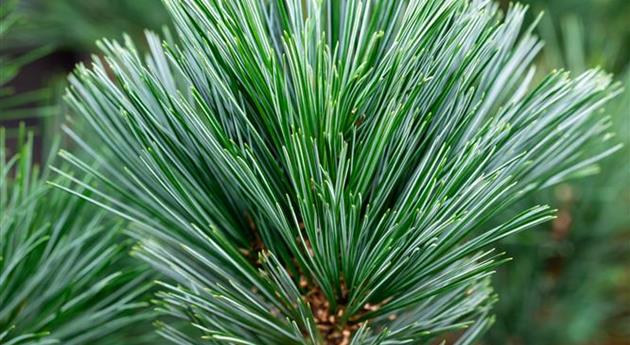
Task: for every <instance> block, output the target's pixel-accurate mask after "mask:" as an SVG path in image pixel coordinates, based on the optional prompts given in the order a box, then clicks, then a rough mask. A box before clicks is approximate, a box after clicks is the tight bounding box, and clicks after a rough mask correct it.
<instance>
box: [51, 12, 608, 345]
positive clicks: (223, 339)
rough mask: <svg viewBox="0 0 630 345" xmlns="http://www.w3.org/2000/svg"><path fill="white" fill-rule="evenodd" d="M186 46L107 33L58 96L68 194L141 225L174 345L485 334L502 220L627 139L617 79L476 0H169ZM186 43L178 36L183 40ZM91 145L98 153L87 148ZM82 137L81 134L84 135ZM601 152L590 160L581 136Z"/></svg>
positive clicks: (520, 221) (510, 228)
mask: <svg viewBox="0 0 630 345" xmlns="http://www.w3.org/2000/svg"><path fill="white" fill-rule="evenodd" d="M165 4H166V5H167V7H168V10H169V12H170V14H171V16H172V18H173V21H174V27H175V29H176V35H175V37H174V38H169V39H168V40H167V41H165V42H162V41H161V39H160V38H159V37H158V36H156V35H155V34H151V33H150V34H148V35H147V40H148V43H149V47H150V54H148V56H146V57H143V56H141V54H140V53H138V50H137V49H136V48H135V47H134V45H133V44H132V43H131V42H130V40H127V41H126V42H125V43H124V44H119V43H117V42H111V41H104V42H102V43H101V47H102V49H103V52H104V55H105V58H104V61H103V60H101V59H99V58H96V59H95V61H94V64H93V66H91V67H90V68H87V67H80V68H79V69H78V70H77V71H76V73H75V75H74V76H73V77H72V78H71V83H72V86H71V88H70V89H69V92H68V95H67V99H68V101H69V103H70V104H71V105H72V106H73V108H74V109H75V110H76V112H77V113H79V114H81V116H82V118H83V119H84V120H85V121H86V122H87V123H88V124H89V125H90V127H91V129H92V132H91V134H75V133H74V132H72V131H71V130H69V133H70V135H71V136H72V137H73V138H74V139H75V140H76V141H77V142H78V143H79V144H80V145H81V146H82V147H83V148H84V149H85V150H86V152H87V153H88V154H89V155H90V156H91V157H93V160H85V159H83V160H82V159H79V158H77V157H75V156H74V155H72V154H70V153H68V152H63V153H62V156H63V157H64V158H65V159H66V161H67V162H69V163H70V164H72V165H73V166H74V167H75V168H78V169H80V170H82V171H83V172H85V173H87V174H88V175H90V176H91V177H92V178H94V179H96V180H97V181H98V183H99V185H100V186H102V187H99V188H95V187H93V185H92V184H90V183H87V182H85V181H84V180H82V179H79V178H75V177H73V176H71V175H69V174H67V173H63V172H60V173H61V174H62V175H64V176H65V177H66V178H67V180H71V181H73V182H74V183H75V186H74V187H72V188H69V187H67V186H61V187H62V188H63V189H65V190H68V191H70V192H73V193H75V194H78V195H82V196H83V197H85V198H87V199H89V200H91V201H92V202H94V203H96V204H99V205H101V206H102V207H104V208H107V209H108V210H109V211H111V212H113V213H115V214H117V215H119V216H121V217H123V218H125V219H127V220H129V221H131V223H132V229H131V233H132V235H133V236H135V237H136V238H137V239H138V240H139V241H140V245H139V246H138V248H137V250H136V254H137V255H138V256H139V257H141V258H143V259H145V260H146V261H147V262H149V263H150V264H151V265H153V266H154V267H155V268H157V269H158V270H160V271H161V272H163V273H164V274H165V276H166V278H165V279H164V280H163V282H162V283H161V286H162V288H163V291H162V292H161V293H160V294H159V296H158V301H157V303H158V304H159V306H160V309H161V310H162V311H164V312H165V313H167V314H168V315H171V316H173V317H175V318H178V319H181V320H186V321H187V322H189V323H190V325H191V327H193V328H194V329H195V330H194V331H191V329H184V328H181V327H179V326H178V324H171V323H159V325H160V332H161V333H162V334H163V335H164V336H165V337H167V338H169V339H171V340H173V341H174V342H176V343H179V344H202V343H203V344H208V343H210V344H353V345H359V344H388V345H393V344H409V343H430V342H431V341H433V340H434V339H436V338H437V337H439V336H441V335H442V334H443V333H445V332H449V331H454V330H460V329H464V328H468V330H467V331H466V332H465V333H463V334H462V335H461V337H460V338H459V343H461V344H465V343H469V342H471V341H472V340H473V339H474V338H475V337H476V336H477V335H478V334H479V333H480V332H481V331H482V330H483V329H484V328H486V327H487V326H488V325H489V324H490V322H491V318H490V317H489V315H488V314H489V308H490V306H491V304H492V302H493V301H494V296H493V293H492V291H491V289H490V287H489V286H488V283H487V277H488V276H489V275H491V274H492V270H493V269H494V268H495V267H496V266H497V265H499V264H501V263H502V262H504V261H505V258H504V256H503V255H501V254H500V253H496V252H494V251H493V250H492V249H491V246H490V245H491V244H493V243H495V242H496V241H497V240H499V239H502V238H504V237H506V236H509V235H511V234H514V233H517V232H520V231H522V230H525V229H527V228H529V227H532V226H534V225H536V224H539V223H541V222H545V221H547V220H549V219H551V218H552V217H553V214H554V212H553V210H551V209H550V208H549V207H547V206H533V207H530V208H528V209H523V210H521V211H520V212H518V213H516V214H513V215H509V217H508V218H505V220H503V221H499V220H500V219H504V218H498V217H497V216H498V215H503V216H505V212H504V211H505V210H507V209H508V207H509V206H511V205H513V204H514V202H515V201H517V200H519V199H520V198H522V197H523V196H524V195H526V194H527V193H529V192H531V191H534V190H537V189H540V188H545V187H548V186H551V185H554V184H557V183H559V182H561V181H564V180H566V179H569V178H573V177H576V176H581V175H584V174H588V173H590V172H592V171H593V170H592V168H593V165H594V164H595V163H596V162H597V161H598V160H599V159H601V158H602V157H604V156H606V155H608V154H610V153H611V152H613V151H615V150H616V149H618V147H616V146H611V145H608V144H607V143H602V141H603V139H605V138H607V136H605V133H606V129H607V127H608V125H609V121H608V119H607V118H606V117H604V116H602V115H601V112H599V111H598V110H599V109H600V108H601V107H602V106H603V105H604V104H605V102H606V101H607V100H609V99H610V98H611V97H613V96H614V95H615V94H616V93H618V91H619V90H618V87H617V86H614V85H611V81H610V77H609V76H607V75H605V74H603V73H602V72H600V71H595V70H594V71H588V72H586V73H584V74H582V75H579V76H577V77H575V78H571V77H570V76H569V75H568V73H566V72H563V71H557V72H554V73H552V74H550V75H549V76H548V77H546V78H545V79H544V80H543V81H542V82H540V83H539V84H537V85H535V86H531V85H530V83H531V80H532V78H533V75H534V70H533V69H532V68H530V65H531V64H532V60H533V59H534V57H535V56H536V54H537V53H538V51H539V50H540V48H541V46H542V44H541V43H540V42H539V41H538V40H537V39H536V38H535V37H534V36H533V35H532V28H526V29H523V28H522V25H523V18H524V15H525V9H524V8H523V7H521V6H519V5H514V6H512V7H511V8H510V9H509V11H508V12H507V13H506V14H505V15H504V14H502V13H501V12H500V11H499V10H498V8H497V6H496V5H495V4H493V3H492V2H489V1H483V0H473V1H464V0H445V1H435V0H410V1H380V0H371V1H360V0H344V1H334V0H321V1H315V0H307V1H302V0H264V1H262V0H230V1H222V0H165ZM174 42H177V43H174ZM95 138H98V140H99V141H98V142H96V143H94V140H93V139H95ZM88 139H89V140H88ZM594 142H597V143H598V144H599V145H601V147H602V148H601V150H599V151H598V152H597V153H596V154H595V155H591V156H588V155H585V154H584V153H583V150H582V148H583V147H584V146H585V145H586V144H588V143H594Z"/></svg>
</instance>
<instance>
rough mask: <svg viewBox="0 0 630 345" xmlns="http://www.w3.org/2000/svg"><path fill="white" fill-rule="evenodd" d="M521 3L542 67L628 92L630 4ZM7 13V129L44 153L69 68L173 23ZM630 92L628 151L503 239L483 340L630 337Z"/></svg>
mask: <svg viewBox="0 0 630 345" xmlns="http://www.w3.org/2000/svg"><path fill="white" fill-rule="evenodd" d="M521 2H524V3H528V4H530V5H531V10H530V21H534V20H535V18H536V17H537V15H538V14H539V13H540V12H541V11H544V12H545V15H544V16H543V17H542V19H541V21H540V24H539V26H538V33H539V35H540V36H541V37H542V38H543V39H544V40H545V41H546V42H547V44H546V47H545V50H544V52H543V53H542V54H541V55H540V57H539V60H538V66H539V68H538V71H539V72H540V73H541V74H543V73H545V72H547V71H549V70H551V69H553V68H565V69H568V70H570V71H572V72H573V73H579V72H582V71H584V70H585V69H587V68H591V67H600V68H603V69H605V70H607V71H609V72H611V73H614V74H615V76H616V79H617V80H619V82H620V83H623V84H624V85H625V87H626V89H630V65H629V58H630V0H524V1H521ZM501 6H503V7H504V8H506V9H507V8H508V7H509V2H507V1H502V2H501ZM0 11H1V12H0V17H1V18H2V19H1V20H2V24H0V64H1V65H0V126H4V127H7V128H8V137H9V146H11V141H10V140H11V135H12V133H13V132H16V131H17V130H16V129H17V127H18V126H19V123H20V122H25V123H26V125H27V126H28V127H29V128H30V129H32V130H33V131H34V132H35V133H36V138H37V142H36V146H37V147H38V148H39V149H38V150H37V152H38V155H39V158H38V159H40V160H41V159H42V157H41V152H48V150H47V147H48V146H49V145H50V141H51V138H53V137H54V136H55V135H57V134H58V133H59V128H60V123H61V122H63V121H64V116H65V110H64V107H63V103H62V102H61V101H60V95H61V92H62V91H63V88H64V87H65V78H66V75H67V73H68V72H70V70H71V69H72V67H73V66H74V65H75V64H76V63H78V62H81V61H87V60H88V59H89V57H90V55H91V54H98V51H97V49H96V45H95V43H94V42H95V41H96V40H97V39H100V38H103V37H107V38H116V39H120V38H122V32H126V33H127V34H129V35H130V36H132V37H133V38H134V39H135V40H136V41H140V40H141V37H142V34H143V31H144V30H145V29H147V28H148V29H152V30H158V31H159V30H161V28H162V27H164V26H165V25H168V17H167V16H166V14H165V12H164V10H163V8H162V6H161V4H160V1H159V0H19V1H16V0H0ZM629 94H630V92H625V93H624V94H623V95H622V96H620V97H618V98H617V99H616V101H615V102H614V103H613V104H611V105H609V106H608V107H607V109H606V113H607V114H609V115H610V116H611V118H612V121H613V124H614V130H615V132H616V138H614V139H612V140H617V141H619V142H623V143H625V145H626V146H625V148H624V149H623V150H622V151H621V152H620V153H618V154H616V155H615V156H614V157H612V158H608V159H607V160H605V161H604V162H603V163H602V169H601V170H602V171H601V173H600V174H598V175H597V176H594V177H589V178H586V179H583V180H579V181H575V182H573V183H569V184H564V185H561V186H558V187H556V188H554V189H552V190H547V191H544V192H541V193H539V194H538V195H536V196H534V197H532V198H531V199H530V200H527V202H528V203H549V204H551V205H553V206H554V207H556V208H557V209H558V210H559V213H558V218H557V219H556V220H555V221H554V222H552V223H550V224H545V225H543V226H540V227H538V228H537V229H534V230H532V231H528V232H526V233H524V234H522V235H519V236H517V237H513V238H510V239H508V240H507V241H505V242H504V243H502V244H501V246H502V249H503V250H505V251H507V252H508V253H509V254H510V255H511V256H513V257H514V258H515V260H514V261H513V262H512V263H510V264H508V265H506V266H504V267H502V268H501V269H500V270H499V272H498V273H497V275H496V277H495V278H494V285H495V287H496V290H497V293H498V294H499V296H500V300H499V302H498V304H497V306H496V308H495V311H496V314H497V318H496V319H497V321H496V323H495V326H494V327H493V329H492V330H491V331H490V332H489V333H488V334H487V336H486V338H485V340H484V343H485V344H497V345H498V344H510V345H521V344H523V345H525V344H571V345H573V344H575V345H578V344H579V345H587V344H588V345H599V344H603V345H620V344H630V255H629V254H628V253H629V252H630V96H629ZM12 130H13V132H12Z"/></svg>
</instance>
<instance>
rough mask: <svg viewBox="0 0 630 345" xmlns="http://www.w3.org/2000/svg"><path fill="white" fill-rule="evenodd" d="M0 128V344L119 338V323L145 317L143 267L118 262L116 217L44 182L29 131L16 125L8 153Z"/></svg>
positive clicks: (122, 245) (121, 244)
mask: <svg viewBox="0 0 630 345" xmlns="http://www.w3.org/2000/svg"><path fill="white" fill-rule="evenodd" d="M4 135H5V134H4V129H3V128H0V143H2V144H1V147H0V210H1V211H2V212H0V343H2V344H4V345H30V344H33V345H35V344H37V345H44V344H69V345H73V344H74V345H79V344H87V343H90V344H118V343H120V341H122V339H124V335H123V334H122V333H118V332H119V331H120V330H121V329H123V328H125V327H126V326H128V325H131V324H133V325H138V324H140V322H141V321H142V320H147V319H150V317H151V314H150V313H147V312H145V310H146V307H147V305H146V304H147V303H146V302H141V301H140V300H139V296H142V295H143V294H145V293H146V292H147V291H148V289H149V287H150V285H149V284H147V278H149V275H148V273H147V270H146V268H143V267H142V265H140V266H138V267H137V268H135V269H130V268H128V267H126V268H124V269H123V268H122V267H123V266H124V265H123V264H122V263H121V262H122V261H124V258H125V257H126V256H127V255H126V250H128V249H129V241H125V240H124V237H123V236H122V234H121V230H122V228H121V225H120V224H119V223H120V222H112V221H111V220H107V218H106V213H105V212H103V211H100V210H99V209H97V208H94V207H93V206H92V205H90V204H88V203H87V202H86V201H84V200H81V199H78V198H68V194H67V193H65V192H63V191H61V190H59V189H57V188H52V187H51V186H49V185H47V184H46V182H45V181H46V180H47V179H48V178H50V175H49V169H48V168H44V169H40V168H39V167H38V166H36V165H34V163H33V161H34V160H35V158H34V157H33V136H32V133H30V134H26V131H25V130H24V127H22V128H21V129H20V137H19V139H18V145H17V147H18V152H17V153H16V154H15V155H11V156H9V155H8V153H7V146H6V144H5V137H4ZM54 181H56V182H55V183H57V184H58V185H59V186H65V187H67V186H68V181H67V180H65V179H64V180H60V179H59V178H55V179H54ZM117 268H120V269H117ZM135 343H137V342H135V341H134V342H131V343H130V344H135Z"/></svg>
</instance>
